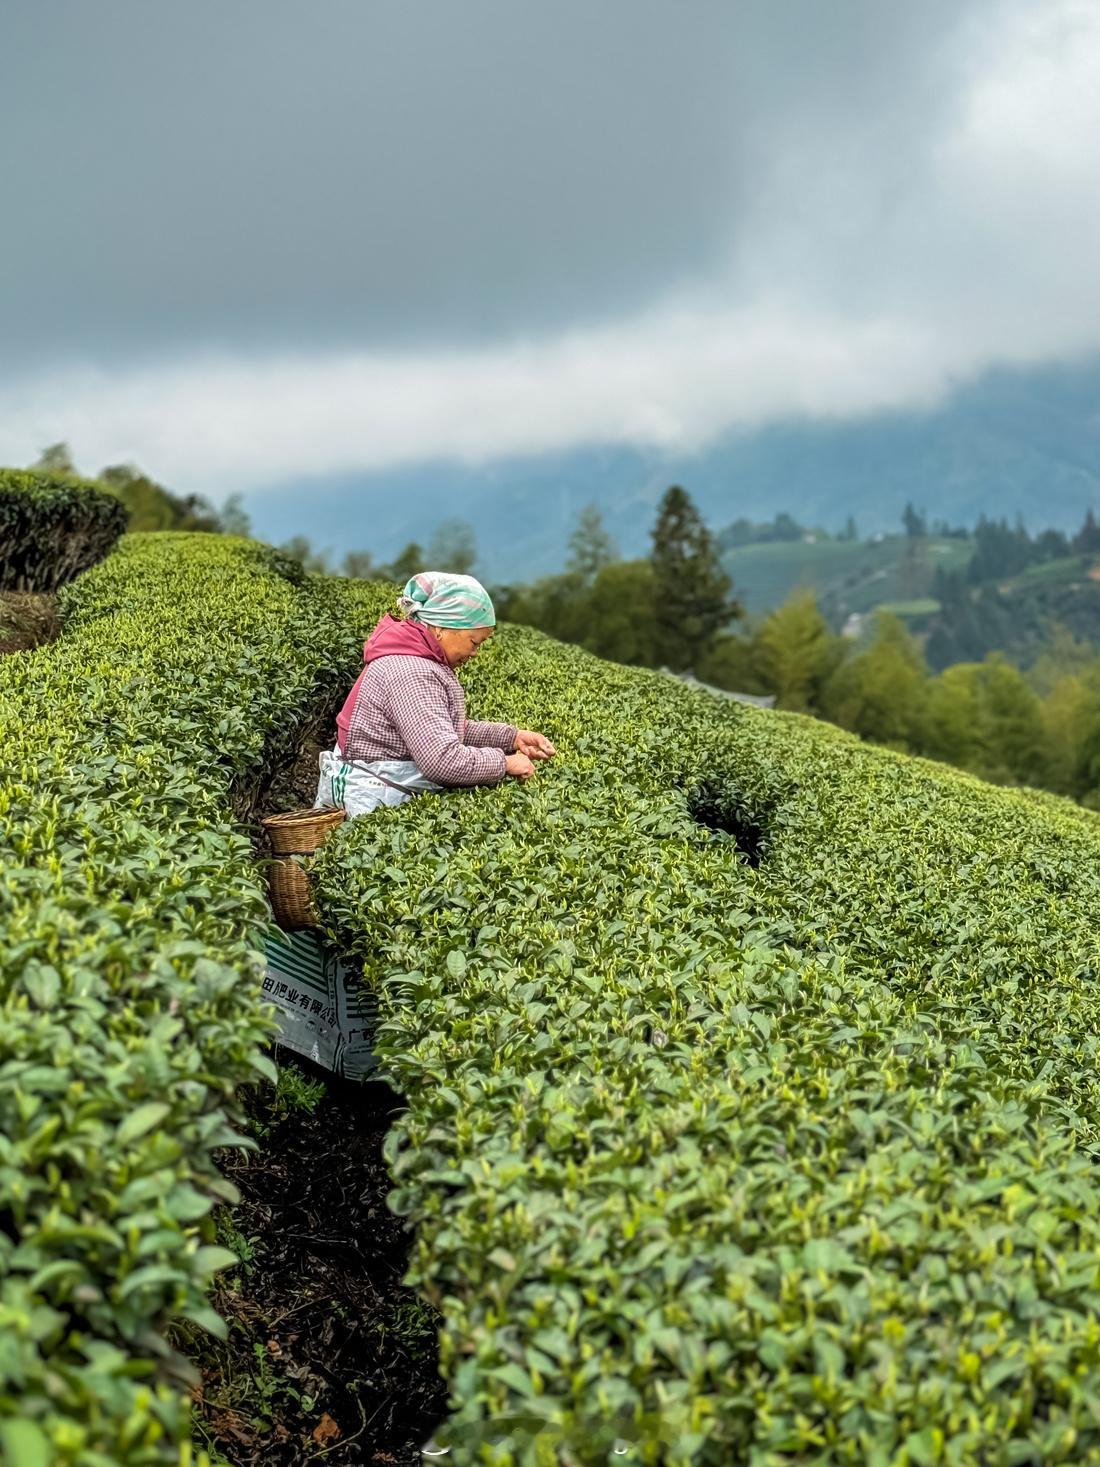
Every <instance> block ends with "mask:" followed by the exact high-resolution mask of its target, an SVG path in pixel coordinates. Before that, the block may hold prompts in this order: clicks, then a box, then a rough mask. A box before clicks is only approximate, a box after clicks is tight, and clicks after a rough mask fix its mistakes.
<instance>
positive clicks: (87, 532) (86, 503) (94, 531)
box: [0, 469, 128, 591]
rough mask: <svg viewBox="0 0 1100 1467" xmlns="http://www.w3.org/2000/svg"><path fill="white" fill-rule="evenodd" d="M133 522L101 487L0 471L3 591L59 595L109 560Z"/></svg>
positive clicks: (0, 580)
mask: <svg viewBox="0 0 1100 1467" xmlns="http://www.w3.org/2000/svg"><path fill="white" fill-rule="evenodd" d="M127 518H128V512H127V510H126V507H125V505H123V504H122V502H121V500H119V499H117V498H116V497H115V496H114V495H113V494H108V493H106V492H105V491H104V490H103V489H101V488H97V487H96V486H95V485H92V484H85V483H82V482H80V481H79V480H77V479H72V478H62V477H58V476H56V475H52V474H40V473H37V472H35V471H32V470H24V469H0V591H56V590H57V588H58V586H61V585H64V584H65V582H66V581H71V580H72V579H73V577H74V576H77V575H79V574H80V572H81V571H83V570H87V569H88V567H89V566H92V565H95V564H96V562H97V561H100V560H102V559H103V557H104V556H105V555H106V554H107V552H108V551H109V550H110V549H111V547H112V546H113V545H114V543H115V542H116V540H117V539H118V537H119V536H120V535H121V534H122V532H123V530H124V529H125V528H126V521H127Z"/></svg>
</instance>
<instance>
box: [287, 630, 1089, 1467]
mask: <svg viewBox="0 0 1100 1467" xmlns="http://www.w3.org/2000/svg"><path fill="white" fill-rule="evenodd" d="M469 681H470V684H471V696H472V702H476V716H478V717H484V718H507V719H509V720H512V721H515V722H517V723H519V724H521V725H526V726H529V727H534V728H541V729H543V730H544V731H545V732H547V733H548V734H549V735H550V736H551V737H552V738H553V739H554V740H555V742H556V743H557V745H558V748H559V757H558V759H557V761H556V762H555V763H554V764H552V765H550V766H547V767H545V768H542V769H540V770H539V772H538V774H537V776H536V778H535V780H534V781H533V782H532V783H530V784H529V785H526V786H517V785H515V784H509V785H507V786H505V787H501V788H499V789H496V790H491V791H487V790H478V791H464V792H457V791H456V792H452V793H449V794H447V795H444V796H439V797H431V798H423V799H420V800H417V801H415V802H413V803H411V804H410V805H408V806H406V807H404V808H401V809H397V810H390V811H380V812H378V813H377V814H375V815H374V816H372V817H371V818H370V819H369V820H359V821H355V822H353V823H349V824H348V825H346V826H345V827H343V828H342V829H341V830H340V831H339V832H337V833H336V834H335V835H334V836H333V837H332V838H331V839H330V840H329V842H328V843H327V844H326V846H325V848H324V850H323V851H322V852H321V853H320V854H319V856H318V858H317V860H316V863H315V874H316V877H317V887H318V892H319V900H320V903H321V905H322V909H323V912H324V914H325V921H326V924H327V925H328V927H329V930H330V933H331V934H332V935H333V936H334V937H336V938H337V939H338V940H339V941H341V942H342V943H343V944H344V945H345V946H351V947H353V948H354V949H355V950H356V951H357V952H358V955H359V956H360V958H361V959H362V962H363V965H364V972H365V975H366V981H368V982H370V983H372V984H376V985H378V986H379V989H380V997H381V1010H382V1017H383V1025H382V1030H381V1036H380V1040H379V1045H378V1048H379V1050H380V1052H381V1054H382V1055H383V1058H384V1061H385V1065H386V1068H387V1070H388V1073H389V1075H390V1076H391V1078H392V1080H393V1082H394V1083H395V1084H396V1086H397V1088H398V1089H399V1090H400V1091H401V1092H402V1093H403V1094H404V1095H405V1096H407V1098H408V1101H409V1109H408V1111H407V1113H405V1114H404V1115H403V1116H402V1117H401V1119H400V1121H399V1123H398V1125H397V1127H396V1129H395V1131H394V1132H393V1133H392V1136H391V1138H390V1139H391V1144H390V1147H389V1153H388V1154H389V1160H390V1163H391V1167H392V1172H393V1175H394V1178H395V1181H396V1184H397V1189H396V1191H395V1193H394V1194H393V1198H392V1203H393V1205H394V1206H395V1207H396V1209H397V1210H398V1211H400V1212H402V1213H404V1214H407V1215H408V1216H409V1218H410V1219H411V1220H412V1221H413V1222H414V1223H415V1224H416V1226H417V1229H418V1242H417V1247H416V1252H415V1254H414V1260H413V1264H412V1267H411V1271H410V1274H409V1281H410V1282H411V1283H413V1284H415V1285H416V1286H418V1287H419V1288H420V1289H421V1290H422V1291H423V1293H424V1294H425V1295H426V1296H427V1297H428V1298H429V1299H430V1300H431V1301H432V1302H433V1304H435V1305H436V1306H437V1307H438V1308H439V1309H440V1310H441V1311H442V1314H443V1318H444V1327H443V1331H442V1336H441V1352H442V1353H441V1359H442V1364H443V1369H444V1371H445V1374H446V1376H447V1378H448V1380H449V1381H450V1384H451V1388H452V1400H453V1406H454V1416H453V1419H452V1422H451V1425H450V1428H449V1430H450V1440H452V1441H453V1442H454V1444H455V1454H454V1458H453V1460H454V1461H455V1462H456V1467H464V1464H466V1463H469V1462H472V1461H474V1460H477V1461H481V1462H486V1463H493V1464H498V1467H504V1464H507V1467H511V1464H520V1463H522V1464H531V1463H537V1464H543V1463H546V1464H549V1463H557V1462H574V1463H577V1462H579V1463H583V1464H588V1463H597V1462H598V1463H603V1462H606V1461H608V1460H618V1461H638V1462H646V1463H662V1464H665V1463H667V1464H689V1463H690V1464H730V1463H751V1464H754V1467H765V1464H781V1463H787V1464H794V1463H800V1464H802V1463H853V1464H854V1463H868V1464H873V1467H887V1464H891V1467H905V1464H917V1467H924V1464H931V1463H951V1464H962V1463H981V1464H993V1463H998V1464H1000V1463H1006V1464H1007V1463H1035V1464H1039V1463H1042V1464H1050V1463H1074V1464H1079V1463H1083V1462H1095V1461H1100V1177H1098V1175H1097V1168H1096V1161H1095V1153H1096V1146H1097V1139H1098V1136H1097V1120H1098V1116H1100V1109H1098V1103H1097V1102H1098V1080H1097V1049H1098V1045H1100V1037H1098V1036H1100V987H1098V984H1097V974H1098V972H1100V937H1098V933H1097V925H1096V914H1097V911H1098V910H1100V824H1098V822H1097V821H1096V819H1095V818H1093V817H1091V816H1089V817H1085V816H1084V815H1083V812H1081V811H1079V810H1077V809H1075V808H1071V807H1069V806H1066V805H1064V804H1062V803H1060V802H1057V801H1054V800H1053V799H1049V798H1047V799H1042V800H1036V799H1034V798H1032V797H1030V796H1029V795H1028V794H1026V793H1019V792H1013V791H1006V790H999V789H994V788H991V787H989V786H986V785H983V784H981V783H980V782H979V781H977V780H975V779H972V778H970V777H968V776H965V775H961V774H958V773H956V772H953V771H950V770H948V769H946V768H944V767H942V766H937V765H933V764H930V763H927V762H922V761H918V760H913V759H908V758H905V757H904V756H900V755H895V754H892V753H889V752H887V751H883V750H879V749H874V748H870V747H866V746H863V745H861V744H859V743H858V742H857V741H855V740H854V739H852V738H851V737H849V736H848V735H845V734H842V733H840V732H839V731H838V730H834V729H831V728H830V727H828V726H827V725H823V724H819V723H815V722H812V721H810V720H808V719H799V718H795V717H792V716H787V715H776V714H768V713H758V712H756V711H755V710H748V709H744V708H741V707H739V706H737V705H734V704H731V703H729V702H727V701H725V700H715V699H711V698H710V697H708V695H707V694H705V693H702V692H699V691H693V690H689V689H687V688H684V687H681V686H679V685H676V684H674V683H672V682H671V681H670V680H668V679H664V678H661V677H660V676H659V675H657V674H650V673H646V672H643V671H639V670H631V669H625V668H619V667H614V666H611V665H608V664H605V663H601V662H599V661H597V660H596V659H595V658H592V657H590V656H588V655H586V654H585V653H583V652H581V651H580V650H579V649H576V648H567V647H564V646H561V645H558V644H555V643H553V642H551V641H549V640H548V639H547V638H544V637H542V636H540V635H539V634H538V633H536V632H530V631H522V630H519V629H514V628H504V629H503V630H502V631H501V632H500V633H499V634H498V637H497V638H495V639H494V641H493V642H492V643H491V644H490V647H489V648H488V650H487V651H486V652H485V653H484V654H483V656H482V659H479V662H478V664H477V665H476V666H475V667H474V668H472V669H471V673H470V679H469ZM696 817H698V818H696ZM700 821H706V822H707V823H705V824H704V823H700ZM722 826H725V827H726V828H725V829H722V828H721V827H722ZM739 839H740V841H741V842H742V844H748V843H749V841H750V840H751V842H752V843H753V844H754V845H755V847H756V848H757V853H758V855H759V857H760V862H759V865H758V866H757V867H756V868H755V869H754V868H753V867H752V866H750V864H749V863H748V861H747V859H746V856H745V852H744V851H743V850H742V849H740V848H739V845H738V840H739ZM437 1435H440V1436H441V1437H442V1438H443V1439H447V1433H445V1432H440V1433H437ZM617 1438H618V1439H621V1441H622V1442H625V1443H627V1444H628V1451H627V1455H626V1456H620V1457H616V1458H614V1459H610V1458H609V1456H608V1453H609V1451H610V1449H611V1447H612V1445H613V1443H614V1441H615V1440H616V1439H617ZM493 1443H496V1445H493Z"/></svg>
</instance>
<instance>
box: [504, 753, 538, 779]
mask: <svg viewBox="0 0 1100 1467" xmlns="http://www.w3.org/2000/svg"><path fill="white" fill-rule="evenodd" d="M504 771H505V773H506V774H510V775H511V776H512V778H513V779H530V778H531V776H532V774H534V772H535V766H534V765H533V764H532V763H531V761H530V759H528V757H527V755H526V754H507V755H505V758H504Z"/></svg>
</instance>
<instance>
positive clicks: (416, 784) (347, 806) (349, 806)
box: [313, 746, 443, 820]
mask: <svg viewBox="0 0 1100 1467" xmlns="http://www.w3.org/2000/svg"><path fill="white" fill-rule="evenodd" d="M317 762H318V764H319V766H320V771H321V777H320V779H319V780H318V781H317V798H316V799H315V800H314V802H313V805H314V809H317V808H319V807H320V806H321V805H337V806H339V808H340V809H342V810H346V811H347V812H348V819H349V820H354V819H355V817H356V816H357V815H369V814H370V812H371V811H372V810H377V809H378V808H379V806H380V805H403V804H404V803H405V801H406V800H411V799H412V797H413V795H423V794H428V793H429V792H430V791H432V790H441V789H442V788H443V786H442V785H441V784H433V783H432V781H431V780H430V779H425V778H424V776H423V775H422V774H421V773H420V770H419V769H417V767H416V765H415V764H414V763H413V761H412V760H411V759H376V760H374V761H373V762H372V763H369V764H368V763H366V762H365V761H364V760H362V759H345V758H344V757H343V755H342V754H341V753H340V749H339V746H337V747H336V748H334V749H323V750H322V751H321V756H320V758H319V760H318V761H317Z"/></svg>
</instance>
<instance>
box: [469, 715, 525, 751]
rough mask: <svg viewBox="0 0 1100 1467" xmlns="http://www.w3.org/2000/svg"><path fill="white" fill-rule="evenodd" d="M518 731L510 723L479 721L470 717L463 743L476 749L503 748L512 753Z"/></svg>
mask: <svg viewBox="0 0 1100 1467" xmlns="http://www.w3.org/2000/svg"><path fill="white" fill-rule="evenodd" d="M516 732H517V731H516V729H515V727H514V725H512V724H510V723H478V722H477V721H476V720H475V719H472V718H468V719H467V720H466V731H465V733H464V734H463V743H467V744H470V745H471V746H472V747H473V748H475V749H503V750H504V752H505V753H506V754H510V753H511V752H512V750H513V749H514V748H515V745H516Z"/></svg>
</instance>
